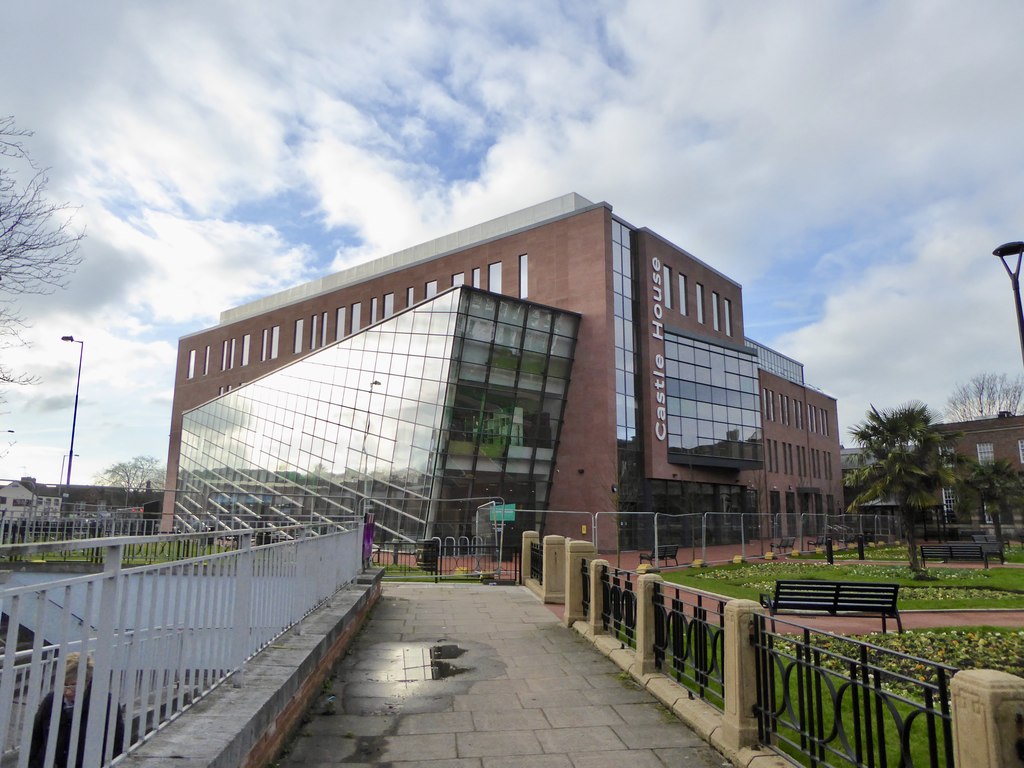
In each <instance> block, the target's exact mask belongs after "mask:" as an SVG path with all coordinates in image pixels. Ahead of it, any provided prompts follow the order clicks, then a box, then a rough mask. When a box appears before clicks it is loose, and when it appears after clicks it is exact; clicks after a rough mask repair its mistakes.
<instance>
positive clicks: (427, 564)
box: [416, 539, 439, 573]
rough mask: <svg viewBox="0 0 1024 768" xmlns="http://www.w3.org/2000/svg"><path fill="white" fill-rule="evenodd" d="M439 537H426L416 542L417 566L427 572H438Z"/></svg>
mask: <svg viewBox="0 0 1024 768" xmlns="http://www.w3.org/2000/svg"><path fill="white" fill-rule="evenodd" d="M438 543H439V542H438V541H437V539H426V540H424V541H417V542H416V567H417V568H421V569H423V570H424V571H426V572H427V573H437V560H438V551H437V550H438Z"/></svg>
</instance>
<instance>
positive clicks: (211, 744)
mask: <svg viewBox="0 0 1024 768" xmlns="http://www.w3.org/2000/svg"><path fill="white" fill-rule="evenodd" d="M382 575H383V570H379V569H378V570H374V571H368V572H366V573H365V574H364V575H363V576H362V577H360V578H359V579H358V580H357V582H356V583H355V584H351V585H349V586H347V587H345V588H343V589H341V590H339V591H338V592H337V593H336V594H335V595H334V596H332V597H331V599H330V600H328V601H327V603H326V604H325V605H323V606H322V607H321V608H319V609H318V610H316V611H315V612H314V613H313V614H311V615H310V616H308V617H306V618H305V619H304V620H303V621H302V622H301V623H300V626H297V627H293V628H292V629H291V630H289V631H288V632H286V633H285V634H284V635H282V636H281V637H280V638H279V639H278V640H277V641H276V642H274V643H273V644H272V645H271V646H269V647H268V648H266V649H264V650H263V651H261V652H260V653H258V654H257V655H256V656H254V657H253V658H252V659H250V660H249V661H248V662H247V663H246V664H245V666H244V667H243V670H242V673H243V675H244V680H243V682H242V684H241V685H239V686H238V687H235V686H234V685H232V684H231V681H230V680H229V681H227V682H226V683H225V684H223V685H221V686H220V687H218V688H217V689H215V690H214V691H212V692H210V693H209V694H207V695H206V696H204V697H203V698H202V699H200V700H199V701H198V702H196V704H195V705H194V706H192V707H191V708H189V709H188V710H186V711H185V712H183V713H182V714H181V716H180V717H178V718H177V719H175V720H173V721H172V722H171V723H169V724H168V725H166V726H165V727H164V728H162V729H161V730H160V731H158V732H157V733H156V734H155V736H154V737H152V738H151V739H150V740H149V741H147V742H146V743H144V744H142V745H141V746H140V747H139V748H138V749H136V750H135V751H134V752H132V753H131V754H129V755H127V756H126V757H125V758H124V760H123V761H122V762H120V763H119V764H120V765H122V766H131V767H133V768H165V767H166V768H170V766H174V768H200V767H203V766H205V767H207V768H239V766H242V767H245V768H256V767H257V766H264V765H267V764H269V762H270V761H271V760H272V759H273V757H274V756H275V755H276V754H277V752H278V751H279V750H280V749H281V747H282V746H283V745H284V743H285V741H286V740H287V739H288V737H289V736H290V735H291V733H292V732H293V731H294V730H295V728H296V727H297V726H298V725H299V723H300V720H301V718H302V715H303V713H305V711H306V710H307V709H308V707H309V706H310V704H312V702H313V701H314V699H315V698H316V696H318V695H319V694H320V692H321V689H322V686H323V682H324V680H326V679H327V676H328V675H329V674H330V672H331V669H332V668H333V666H334V663H335V662H336V661H338V660H339V659H340V658H341V657H342V655H343V654H344V652H345V650H346V649H347V648H348V645H349V644H350V643H351V641H352V639H353V638H354V637H355V635H356V634H357V633H358V631H359V630H360V629H361V628H362V626H363V624H364V623H365V621H366V618H367V616H368V615H369V612H370V610H371V609H372V608H373V606H374V605H375V604H376V603H377V601H378V600H379V599H380V595H381V577H382Z"/></svg>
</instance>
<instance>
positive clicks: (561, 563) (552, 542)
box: [542, 535, 565, 604]
mask: <svg viewBox="0 0 1024 768" xmlns="http://www.w3.org/2000/svg"><path fill="white" fill-rule="evenodd" d="M543 570H544V576H543V579H544V585H543V586H544V589H543V592H542V594H543V595H544V598H543V599H544V602H545V603H563V604H564V603H565V536H557V535H551V536H545V537H544V569H543Z"/></svg>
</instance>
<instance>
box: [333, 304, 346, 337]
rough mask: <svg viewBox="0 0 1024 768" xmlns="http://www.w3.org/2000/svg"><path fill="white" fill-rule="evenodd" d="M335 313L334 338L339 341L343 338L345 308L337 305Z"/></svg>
mask: <svg viewBox="0 0 1024 768" xmlns="http://www.w3.org/2000/svg"><path fill="white" fill-rule="evenodd" d="M335 314H336V315H337V321H336V322H337V325H336V326H335V328H334V340H335V341H341V340H342V339H343V338H345V308H344V307H338V311H337V312H336V313H335Z"/></svg>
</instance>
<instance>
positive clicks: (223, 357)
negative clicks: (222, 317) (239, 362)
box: [220, 339, 230, 371]
mask: <svg viewBox="0 0 1024 768" xmlns="http://www.w3.org/2000/svg"><path fill="white" fill-rule="evenodd" d="M229 349H230V347H229V346H228V340H227V339H224V341H222V342H221V345H220V369H221V370H222V371H226V370H227V369H228V350H229Z"/></svg>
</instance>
